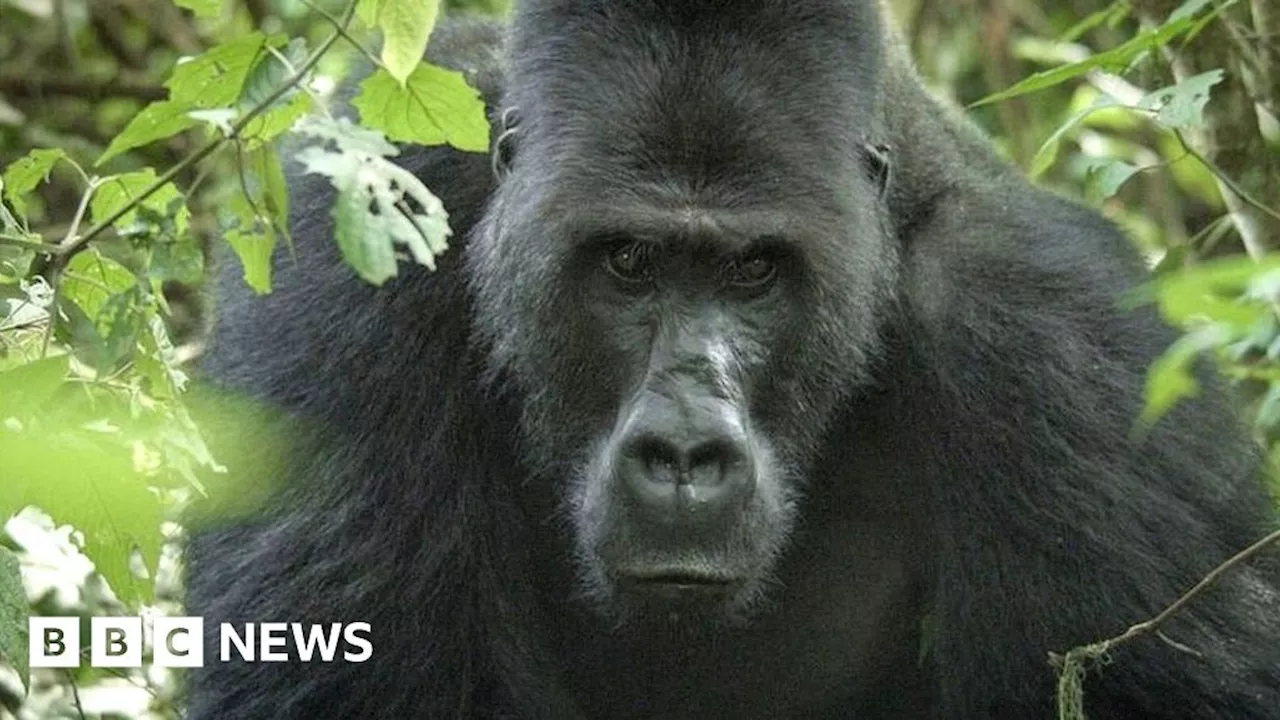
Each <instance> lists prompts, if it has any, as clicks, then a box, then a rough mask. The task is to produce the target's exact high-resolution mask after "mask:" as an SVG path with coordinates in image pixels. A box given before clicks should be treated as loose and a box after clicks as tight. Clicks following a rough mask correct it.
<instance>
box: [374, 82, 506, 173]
mask: <svg viewBox="0 0 1280 720" xmlns="http://www.w3.org/2000/svg"><path fill="white" fill-rule="evenodd" d="M352 104H353V105H355V107H356V110H358V111H359V112H360V121H361V123H362V124H363V125H365V126H366V127H369V128H372V129H374V130H379V131H381V132H383V133H385V134H386V136H387V137H389V138H391V139H392V140H395V141H397V142H406V143H414V144H417V145H428V146H430V145H441V144H444V143H448V144H450V145H452V146H453V147H455V148H457V149H459V150H463V151H467V152H481V153H482V152H488V151H489V121H488V119H487V118H486V117H485V113H484V101H483V100H481V98H480V93H478V92H476V90H475V89H474V88H472V87H471V86H470V85H467V82H466V80H464V79H463V77H462V73H458V72H454V71H452V70H445V69H444V68H439V67H436V66H434V65H429V64H427V63H420V64H419V65H418V66H417V68H415V69H414V71H413V73H412V74H411V75H410V76H409V78H408V80H407V81H406V82H405V84H404V85H403V86H402V85H400V83H398V82H397V81H396V79H395V78H394V77H392V76H391V75H390V74H389V73H387V72H386V71H383V70H379V71H378V72H376V73H374V74H373V75H370V76H369V77H368V78H366V79H365V81H364V82H362V83H360V94H359V95H357V96H356V98H355V99H354V100H353V101H352Z"/></svg>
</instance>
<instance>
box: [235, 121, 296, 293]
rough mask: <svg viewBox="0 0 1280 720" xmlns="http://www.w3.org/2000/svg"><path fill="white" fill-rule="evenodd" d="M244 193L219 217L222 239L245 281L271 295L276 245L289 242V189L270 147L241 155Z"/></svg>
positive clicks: (257, 289)
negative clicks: (228, 246)
mask: <svg viewBox="0 0 1280 720" xmlns="http://www.w3.org/2000/svg"><path fill="white" fill-rule="evenodd" d="M241 162H242V166H241V180H242V182H241V193H240V194H238V195H236V196H234V197H232V198H231V200H230V201H229V203H228V204H227V207H226V208H225V212H224V213H222V215H221V216H220V217H219V223H220V225H221V228H222V231H223V233H222V234H223V238H224V239H225V240H226V241H227V243H228V244H229V245H230V246H231V248H232V249H233V250H234V251H235V253H236V256H237V257H238V258H239V260H240V264H241V266H242V267H243V268H244V280H245V282H246V283H247V284H248V285H249V287H251V288H253V290H254V291H255V292H257V293H259V294H266V293H269V292H271V258H272V255H273V254H274V252H275V248H276V243H277V242H278V241H279V240H280V239H283V240H284V241H285V242H286V244H291V240H290V238H289V189H288V186H287V183H286V180H285V176H284V170H283V169H282V168H281V167H280V159H279V157H278V155H277V154H276V152H275V150H274V149H272V148H271V147H269V146H267V145H260V146H258V147H257V148H256V149H254V150H252V151H250V152H247V153H244V154H242V155H241Z"/></svg>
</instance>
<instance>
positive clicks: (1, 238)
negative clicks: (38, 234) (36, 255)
mask: <svg viewBox="0 0 1280 720" xmlns="http://www.w3.org/2000/svg"><path fill="white" fill-rule="evenodd" d="M0 245H12V246H14V247H20V248H26V249H28V250H35V251H36V252H42V253H49V254H53V253H54V252H57V250H58V246H57V245H51V244H49V243H46V242H40V241H39V240H31V239H28V238H25V237H21V236H18V235H10V234H8V233H0Z"/></svg>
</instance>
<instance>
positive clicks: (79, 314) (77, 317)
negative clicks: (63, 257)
mask: <svg viewBox="0 0 1280 720" xmlns="http://www.w3.org/2000/svg"><path fill="white" fill-rule="evenodd" d="M141 292H142V288H140V287H139V286H138V283H137V278H135V277H134V275H133V273H131V272H129V270H128V269H127V268H125V267H124V266H123V265H120V264H119V263H117V262H115V261H114V260H111V259H110V258H107V257H105V256H103V255H102V254H101V253H99V252H97V251H96V250H94V249H93V248H90V249H89V250H87V251H85V252H82V253H80V254H79V255H76V256H75V257H74V258H72V259H71V262H70V264H68V266H67V269H66V271H65V272H64V274H63V281H62V287H61V289H60V292H59V297H58V302H59V304H58V309H59V311H60V312H61V314H62V316H63V317H64V318H66V320H65V322H64V323H60V326H61V327H62V329H63V332H64V333H66V334H69V336H68V337H62V336H60V337H59V340H61V341H63V342H66V343H68V344H69V345H71V347H72V349H73V351H74V352H75V353H76V355H77V357H79V358H80V359H81V360H83V361H84V362H85V363H87V364H89V365H90V366H92V367H94V368H96V369H97V370H98V371H100V372H110V371H111V370H113V369H114V368H115V367H116V365H117V364H118V363H119V362H120V361H122V360H124V359H125V358H127V357H128V356H129V354H130V353H131V352H132V350H133V346H134V344H135V342H136V338H137V334H138V332H140V326H141V325H142V324H143V322H144V320H145V308H143V307H141V305H142V302H143V298H142V297H141V296H140V293H141Z"/></svg>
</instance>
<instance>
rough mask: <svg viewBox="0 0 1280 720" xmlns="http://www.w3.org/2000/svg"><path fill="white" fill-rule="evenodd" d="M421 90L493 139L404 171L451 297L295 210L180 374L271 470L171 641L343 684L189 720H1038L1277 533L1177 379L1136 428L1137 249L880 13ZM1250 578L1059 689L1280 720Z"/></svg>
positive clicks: (201, 699)
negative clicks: (914, 62) (329, 637)
mask: <svg viewBox="0 0 1280 720" xmlns="http://www.w3.org/2000/svg"><path fill="white" fill-rule="evenodd" d="M428 54H429V56H430V57H431V58H432V59H433V60H434V61H436V62H439V63H441V64H445V65H448V66H450V67H453V68H455V69H459V70H462V71H463V72H465V73H466V74H467V76H468V77H469V78H470V79H471V80H472V82H473V83H474V84H476V86H477V87H479V88H480V89H481V91H482V93H483V95H484V97H485V99H486V103H487V105H488V107H489V110H490V114H491V118H492V119H493V122H494V124H495V128H494V133H493V136H494V137H495V138H500V142H498V143H497V145H498V147H496V148H495V153H496V154H497V160H496V162H495V161H494V160H493V159H492V158H490V157H485V156H483V155H479V154H467V153H462V152H457V151H455V150H452V149H449V148H447V147H439V148H430V149H423V148H413V149H406V152H405V154H404V155H403V157H402V158H401V159H400V161H401V162H402V163H403V166H404V167H406V168H407V169H409V170H411V171H412V172H413V173H415V174H416V175H417V176H418V177H420V178H421V179H422V180H423V181H424V182H425V183H426V185H427V186H428V187H430V188H432V189H433V190H435V191H436V192H438V193H439V194H440V196H441V198H442V200H443V202H444V204H445V206H446V207H447V208H448V209H449V211H450V213H451V223H452V227H453V229H454V231H455V244H454V247H453V248H452V249H451V250H450V251H449V252H448V253H447V254H446V255H445V256H444V257H443V258H442V262H441V263H440V266H439V268H438V269H437V270H436V271H434V272H431V271H428V270H426V269H424V268H420V267H414V268H406V269H405V270H404V271H403V272H402V274H401V276H400V277H398V278H396V279H395V280H393V281H392V282H390V283H388V284H387V285H386V286H385V287H382V288H374V287H370V286H367V285H365V284H364V283H362V282H361V281H359V280H358V279H357V278H355V277H354V275H353V273H352V272H351V271H350V270H349V269H348V268H346V267H344V265H343V263H342V261H341V259H340V257H339V253H338V251H337V249H336V248H335V246H334V245H335V244H334V243H333V241H332V220H331V218H330V212H329V210H330V207H331V205H332V202H333V196H332V194H331V192H330V191H328V190H327V186H326V182H325V181H324V180H323V179H321V178H317V177H315V176H299V177H297V178H295V180H294V182H293V183H292V185H293V205H292V215H293V217H292V223H293V234H294V236H295V238H296V242H297V245H298V249H297V257H296V259H293V258H281V259H280V261H279V262H278V263H277V265H276V271H277V276H276V283H277V287H276V290H275V292H274V293H273V294H272V295H270V296H268V297H266V298H262V299H258V298H254V297H251V296H250V294H249V292H248V291H247V290H245V289H243V288H242V283H241V281H240V279H239V277H238V273H237V272H235V271H234V270H230V271H228V272H227V273H226V274H225V276H224V277H223V278H222V280H221V285H220V290H219V299H218V300H219V311H220V316H219V319H218V323H217V328H216V330H215V332H214V334H213V337H212V339H211V344H210V350H209V353H208V355H207V357H206V359H205V360H204V367H203V372H204V374H205V376H206V377H207V378H209V379H210V380H211V381H213V382H214V383H216V384H217V385H218V386H219V387H221V388H225V389H229V390H231V391H234V392H236V393H241V394H246V395H248V396H251V397H253V398H256V399H258V400H260V401H263V402H265V403H267V404H268V405H270V406H271V407H272V408H274V409H275V410H277V411H278V417H277V418H276V419H275V420H273V421H272V422H273V423H274V425H273V427H277V428H278V429H279V430H280V431H281V432H280V433H275V432H267V433H261V432H257V431H255V432H254V433H252V434H254V435H257V436H260V437H259V439H260V440H261V442H253V443H252V444H251V450H250V451H248V452H246V453H244V454H243V455H242V456H237V457H234V458H229V459H228V464H229V466H230V469H231V472H232V473H234V474H235V476H236V478H237V479H238V480H239V481H244V482H247V483H248V484H249V485H250V486H257V485H262V486H266V485H268V484H272V485H273V488H274V489H273V491H272V496H271V501H270V503H269V505H268V506H267V507H266V508H265V509H264V510H263V511H262V512H261V513H259V514H257V515H255V516H253V517H251V518H249V519H247V520H246V519H241V520H238V521H234V522H232V521H229V520H228V521H225V522H223V523H222V524H220V525H215V526H211V527H205V528H202V529H200V531H199V532H197V533H195V536H194V537H193V539H192V542H191V546H190V553H189V569H188V570H189V578H188V580H189V607H188V610H189V612H190V613H191V614H196V615H202V616H204V617H205V619H206V627H208V628H210V632H212V631H213V630H214V629H216V627H217V624H218V623H220V622H232V623H243V622H265V621H293V622H296V621H303V622H321V623H330V622H343V623H349V622H356V621H363V622H368V623H369V624H370V625H371V628H372V632H371V639H372V641H373V648H374V650H373V654H372V657H371V658H370V659H369V660H368V661H367V662H364V663H354V662H343V661H342V660H341V659H338V660H335V661H334V662H329V663H320V662H311V663H302V662H298V661H297V660H296V659H295V660H294V661H293V662H285V663H274V664H271V663H265V664H264V663H256V664H250V663H244V662H219V661H217V660H216V659H213V660H211V661H210V662H208V663H207V664H206V667H204V668H202V669H200V670H198V671H196V672H195V674H194V675H193V677H192V679H191V685H190V703H191V707H190V717H191V718H194V719H196V720H204V719H206V718H209V719H212V718H217V719H219V720H232V719H235V718H453V717H463V718H530V719H540V718H547V719H552V720H575V719H588V718H600V719H606V720H607V719H613V718H671V719H676V718H746V719H750V718H912V719H918V718H940V719H946V720H973V719H975V718H1014V719H1018V720H1023V719H1027V718H1050V717H1053V712H1054V710H1053V708H1054V689H1055V680H1056V678H1055V670H1054V668H1053V667H1052V666H1051V664H1050V662H1049V660H1048V656H1049V653H1051V652H1064V651H1066V650H1068V649H1070V648H1072V647H1074V646H1077V645H1081V644H1084V643H1088V642H1091V641H1095V640H1098V639H1102V638H1105V637H1110V636H1113V635H1116V634H1118V633H1120V632H1122V631H1123V630H1124V629H1125V628H1127V627H1128V626H1129V625H1131V624H1133V623H1135V622H1139V621H1142V620H1145V619H1148V618H1150V617H1152V616H1154V615H1155V614H1156V613H1158V612H1159V611H1160V610H1161V609H1163V608H1164V607H1166V606H1167V605H1168V604H1169V603H1171V602H1172V601H1173V600H1175V599H1176V598H1177V597H1179V595H1181V594H1182V593H1183V592H1184V591H1186V589H1187V588H1189V587H1191V586H1192V585H1193V584H1194V583H1195V582H1196V581H1197V580H1199V579H1200V578H1201V577H1203V576H1204V574H1205V573H1207V572H1208V571H1209V570H1211V569H1212V568H1213V567H1215V566H1216V565H1218V564H1219V563H1220V562H1222V561H1223V560H1224V559H1226V558H1228V557H1230V556H1231V555H1232V553H1233V552H1235V551H1237V550H1239V549H1240V548H1243V547H1245V546H1247V545H1248V544H1250V543H1251V542H1253V541H1254V540H1256V539H1257V538H1258V537H1260V536H1261V535H1262V534H1263V533H1265V532H1266V531H1268V530H1269V529H1271V528H1273V527H1274V526H1275V520H1276V518H1275V515H1274V513H1273V510H1272V507H1273V506H1272V504H1271V499H1270V498H1269V497H1268V494H1267V491H1266V486H1265V481H1264V474H1263V472H1262V469H1261V463H1260V460H1259V456H1258V453H1257V451H1256V450H1255V448H1254V445H1253V442H1252V441H1251V439H1250V438H1249V436H1248V433H1247V431H1246V430H1245V428H1244V427H1243V426H1242V423H1240V422H1239V420H1238V418H1237V417H1236V414H1235V413H1234V411H1233V408H1232V405H1231V403H1230V402H1229V401H1228V398H1227V397H1226V396H1225V394H1224V393H1223V392H1222V391H1221V390H1220V389H1216V388H1215V386H1214V384H1213V382H1212V380H1211V378H1209V377H1205V378H1204V380H1205V384H1204V389H1203V391H1202V392H1201V393H1200V394H1199V395H1198V396H1197V397H1196V398H1194V399H1192V400H1190V401H1188V402H1185V403H1183V404H1182V405H1180V406H1179V407H1178V408H1176V409H1175V410H1174V411H1173V412H1172V413H1171V414H1169V415H1168V416H1167V417H1166V418H1164V419H1163V420H1161V421H1160V422H1159V423H1157V424H1155V425H1154V426H1152V427H1150V428H1147V429H1145V431H1143V432H1135V423H1136V420H1137V418H1138V417H1139V415H1140V411H1141V407H1142V403H1143V385H1144V377H1145V372H1146V369H1147V367H1148V365H1149V364H1150V363H1151V361H1152V360H1153V358H1154V357H1156V356H1157V355H1158V354H1159V353H1160V352H1161V351H1162V350H1163V349H1164V348H1165V347H1167V346H1168V344H1169V343H1170V342H1171V341H1172V340H1173V338H1174V337H1175V336H1174V335H1173V333H1172V332H1171V331H1170V330H1169V329H1167V328H1165V327H1163V326H1162V325H1161V323H1160V321H1159V319H1158V318H1157V317H1156V316H1155V314H1154V313H1153V312H1152V311H1151V310H1150V309H1146V310H1139V311H1125V310H1122V309H1121V304H1120V299H1121V296H1122V294H1123V293H1125V292H1126V291H1127V290H1128V289H1130V288H1132V287H1133V286H1134V285H1135V283H1138V282H1141V280H1142V277H1143V273H1144V267H1143V264H1142V263H1141V262H1140V260H1139V258H1138V257H1137V256H1136V254H1135V253H1134V252H1133V251H1132V249H1131V248H1130V246H1129V245H1128V243H1127V242H1126V240H1125V238H1124V237H1123V236H1122V235H1121V234H1120V233H1119V232H1118V231H1117V229H1116V228H1114V227H1113V226H1112V225H1111V224H1109V223H1108V222H1107V221H1105V220H1104V219H1102V218H1101V217H1100V216H1098V215H1096V214H1095V213H1094V212H1092V211H1090V210H1088V209H1085V208H1083V207H1080V206H1078V205H1076V204H1074V203H1073V202H1071V201H1069V200H1066V199H1063V198H1060V197H1057V196H1055V195H1053V194H1050V193H1048V192H1046V191H1043V190H1040V189H1036V188H1035V187H1033V186H1032V185H1031V184H1029V183H1028V182H1027V181H1026V180H1025V179H1024V178H1023V177H1021V176H1020V175H1019V174H1018V172H1017V170H1016V169H1014V168H1012V167H1010V166H1009V165H1007V164H1006V163H1005V162H1004V161H1003V160H1001V159H1000V158H999V157H998V156H997V155H996V153H995V152H994V151H993V150H992V149H991V148H990V146H989V142H988V141H987V140H986V139H985V138H984V137H982V136H981V135H980V134H979V133H978V132H977V131H975V130H974V129H972V128H971V127H969V126H968V125H967V124H966V122H965V121H964V120H963V119H960V118H957V117H955V116H954V115H953V114H952V113H951V112H950V111H949V110H947V109H946V108H945V107H944V106H943V105H942V104H941V103H940V102H938V101H937V100H935V99H933V98H932V97H931V96H930V95H928V94H927V92H926V91H925V89H924V88H923V85H922V84H921V81H920V80H919V79H918V77H917V75H916V74H915V71H914V69H913V68H912V66H911V63H910V61H909V59H908V58H907V56H906V53H905V52H904V51H903V50H902V49H901V47H900V44H899V41H898V40H896V39H895V38H894V36H893V34H892V32H890V31H889V30H888V29H887V20H886V15H885V13H884V11H883V10H882V9H881V8H880V7H879V5H878V4H877V3H876V2H875V1H874V0H525V1H524V2H523V3H519V4H518V6H517V8H516V9H515V11H514V12H513V16H512V20H511V22H510V24H509V25H508V26H506V27H496V26H493V25H487V24H482V23H463V24H455V25H449V26H442V27H441V28H439V29H438V30H437V31H436V34H435V37H434V38H433V43H432V49H431V50H430V51H429V53H428ZM495 168H496V169H497V170H498V172H497V173H495V172H494V169H495ZM234 420H235V418H231V419H230V421H229V425H228V426H227V427H225V428H223V429H224V430H225V431H226V432H227V433H228V434H230V435H231V436H233V437H234V436H235V435H236V432H237V428H236V425H235V422H234ZM240 432H241V437H239V438H238V440H239V441H240V442H241V443H242V444H244V443H247V442H250V441H252V440H253V439H254V438H246V437H244V436H243V435H245V434H248V433H247V431H244V430H241V431H240ZM282 438H283V439H282ZM279 474H283V477H277V475H279ZM277 481H278V482H277ZM277 486H278V487H277ZM1276 568H1277V564H1276V562H1275V559H1274V557H1266V558H1262V559H1260V560H1259V561H1257V562H1254V563H1252V564H1249V565H1246V566H1243V567H1240V568H1236V569H1235V570H1233V571H1232V572H1231V573H1230V574H1228V575H1227V576H1226V577H1224V579H1223V580H1222V582H1221V583H1220V584H1219V585H1217V586H1215V587H1214V588H1213V589H1212V590H1211V591H1210V592H1208V593H1207V594H1205V595H1203V596H1201V597H1199V598H1198V599H1197V600H1196V601H1195V602H1193V603H1191V604H1190V605H1189V606H1188V607H1186V608H1185V610H1183V611H1182V612H1180V613H1179V614H1178V615H1177V616H1176V617H1175V618H1174V619H1172V620H1171V621H1170V622H1169V623H1168V624H1167V625H1166V626H1163V627H1162V636H1157V635H1156V634H1151V635H1147V636H1143V637H1141V638H1138V639H1136V640H1134V641H1133V642H1130V643H1127V644H1125V645H1123V646H1121V647H1120V648H1119V649H1117V650H1116V651H1115V652H1114V653H1113V655H1112V656H1111V657H1110V658H1109V660H1110V662H1109V663H1107V664H1106V666H1105V667H1099V668H1093V669H1092V670H1091V672H1090V673H1089V675H1088V676H1087V679H1086V683H1085V698H1084V699H1085V709H1086V711H1087V713H1088V715H1089V717H1090V718H1093V719H1094V720H1103V719H1109V718H1117V719H1119V718H1169V719H1171V718H1202V719H1210V718H1217V719H1223V720H1225V719H1230V720H1246V719H1249V718H1272V719H1275V718H1280V574H1278V573H1277V569H1276ZM215 638H216V636H215V635H213V634H211V635H210V640H209V642H214V641H215ZM215 647H216V645H215Z"/></svg>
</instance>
